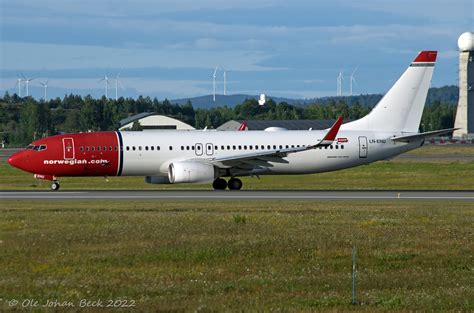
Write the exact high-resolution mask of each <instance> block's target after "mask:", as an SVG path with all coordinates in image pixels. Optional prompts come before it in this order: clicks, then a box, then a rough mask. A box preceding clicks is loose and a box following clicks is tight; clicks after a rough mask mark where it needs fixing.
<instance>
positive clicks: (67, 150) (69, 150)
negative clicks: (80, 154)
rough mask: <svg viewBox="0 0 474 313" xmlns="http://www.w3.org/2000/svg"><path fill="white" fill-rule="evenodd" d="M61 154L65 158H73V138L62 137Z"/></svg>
mask: <svg viewBox="0 0 474 313" xmlns="http://www.w3.org/2000/svg"><path fill="white" fill-rule="evenodd" d="M63 156H64V159H65V160H73V159H75V151H74V139H72V138H63Z"/></svg>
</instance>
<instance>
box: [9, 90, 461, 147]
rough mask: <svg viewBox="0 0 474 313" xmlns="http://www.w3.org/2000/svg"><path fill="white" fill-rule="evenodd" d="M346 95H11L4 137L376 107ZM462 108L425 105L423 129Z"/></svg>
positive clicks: (212, 124) (17, 141)
mask: <svg viewBox="0 0 474 313" xmlns="http://www.w3.org/2000/svg"><path fill="white" fill-rule="evenodd" d="M348 102H349V101H347V99H345V98H333V99H325V100H324V101H322V102H318V101H316V102H315V103H310V104H305V105H291V104H288V103H286V102H279V103H276V102H275V101H273V100H271V99H270V100H269V101H267V103H266V104H265V105H264V106H260V105H258V101H257V100H255V99H247V100H245V101H244V102H243V103H241V104H238V105H236V106H235V107H233V108H231V107H228V106H219V107H215V108H208V109H201V108H198V109H195V108H193V106H192V103H191V101H188V102H187V103H185V104H183V105H178V104H172V103H171V102H170V101H168V100H164V101H158V99H157V98H154V99H151V98H150V97H143V96H140V97H138V98H137V99H134V98H123V97H122V98H119V99H118V100H117V101H116V100H112V99H107V98H105V97H102V98H98V99H95V98H92V97H91V96H90V95H89V96H85V97H82V96H79V95H73V94H70V95H65V96H64V97H63V98H62V99H61V98H55V99H51V100H48V101H43V100H40V101H38V100H36V99H34V98H32V97H25V98H20V97H18V95H16V94H13V95H10V94H9V93H5V95H4V96H3V97H1V98H0V136H1V140H2V141H4V142H5V143H6V144H7V145H10V146H22V145H26V144H28V143H30V142H31V141H33V140H37V139H39V138H42V137H46V136H50V135H54V134H58V133H72V132H85V131H106V130H115V129H117V128H118V127H119V126H120V123H119V122H120V120H121V119H124V118H126V117H128V116H131V115H135V114H138V113H141V112H157V113H159V114H162V115H166V116H170V117H173V118H177V119H179V120H181V121H183V122H185V123H187V124H190V125H192V126H194V127H195V128H198V129H202V128H204V127H206V126H207V127H208V128H217V127H218V126H220V125H222V124H223V123H225V122H227V121H229V120H299V119H335V118H337V117H338V116H340V115H343V116H344V118H345V120H355V119H358V118H361V117H362V116H364V115H366V114H367V113H369V112H370V110H371V109H372V106H373V105H368V104H365V103H364V104H361V103H359V101H355V102H352V103H350V104H348ZM455 112H456V106H455V105H454V104H453V102H452V101H451V102H441V101H439V100H433V102H432V103H431V104H430V105H428V106H426V107H425V110H424V112H423V118H422V122H421V126H420V129H421V130H422V131H429V130H436V129H442V128H449V127H453V124H454V116H455Z"/></svg>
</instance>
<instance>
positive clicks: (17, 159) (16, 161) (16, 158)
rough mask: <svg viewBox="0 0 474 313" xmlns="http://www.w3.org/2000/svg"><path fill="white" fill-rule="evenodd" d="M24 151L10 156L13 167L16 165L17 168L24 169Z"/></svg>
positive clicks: (9, 160)
mask: <svg viewBox="0 0 474 313" xmlns="http://www.w3.org/2000/svg"><path fill="white" fill-rule="evenodd" d="M22 152H23V151H20V152H17V153H14V154H13V155H11V156H10V157H9V158H8V163H9V164H10V165H11V166H13V167H16V168H19V169H21V170H23V166H22V163H23V162H22V161H23V159H24V154H23V153H22Z"/></svg>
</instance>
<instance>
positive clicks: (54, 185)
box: [51, 181, 59, 191]
mask: <svg viewBox="0 0 474 313" xmlns="http://www.w3.org/2000/svg"><path fill="white" fill-rule="evenodd" d="M58 189H59V183H58V182H57V181H53V183H52V184H51V190H53V191H56V190H58Z"/></svg>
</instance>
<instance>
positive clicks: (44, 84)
mask: <svg viewBox="0 0 474 313" xmlns="http://www.w3.org/2000/svg"><path fill="white" fill-rule="evenodd" d="M48 83H49V80H47V81H46V83H39V84H40V85H41V86H43V88H44V101H47V100H48V92H47V89H48Z"/></svg>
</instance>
